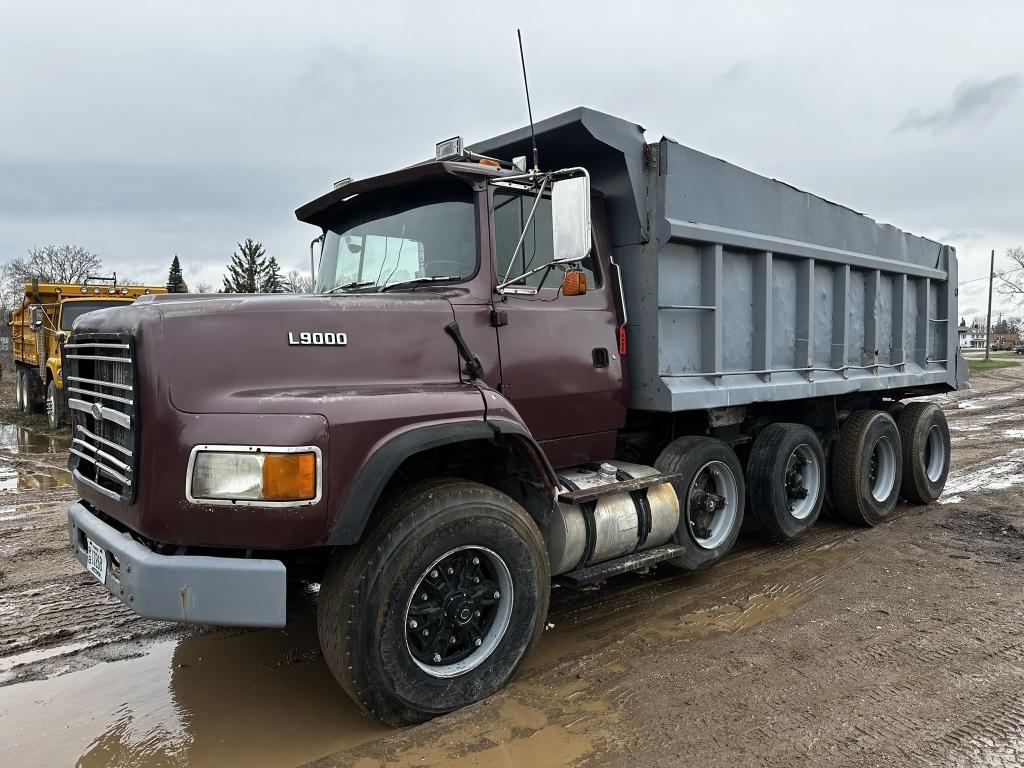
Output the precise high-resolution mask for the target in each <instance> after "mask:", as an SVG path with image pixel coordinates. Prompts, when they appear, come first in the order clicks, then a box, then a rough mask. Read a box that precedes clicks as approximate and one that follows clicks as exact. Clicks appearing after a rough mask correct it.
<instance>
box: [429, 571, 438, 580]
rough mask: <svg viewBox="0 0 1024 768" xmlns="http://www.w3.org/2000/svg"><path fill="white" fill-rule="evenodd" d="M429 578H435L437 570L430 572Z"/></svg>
mask: <svg viewBox="0 0 1024 768" xmlns="http://www.w3.org/2000/svg"><path fill="white" fill-rule="evenodd" d="M430 578H432V579H436V578H437V570H436V569H435V570H433V571H431V572H430Z"/></svg>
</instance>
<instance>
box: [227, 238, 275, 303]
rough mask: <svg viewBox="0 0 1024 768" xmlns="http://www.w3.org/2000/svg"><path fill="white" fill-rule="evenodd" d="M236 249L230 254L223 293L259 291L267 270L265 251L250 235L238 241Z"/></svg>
mask: <svg viewBox="0 0 1024 768" xmlns="http://www.w3.org/2000/svg"><path fill="white" fill-rule="evenodd" d="M238 250H239V252H238V253H232V254H231V263H230V264H228V273H227V274H226V275H224V293H259V292H260V290H261V287H262V285H263V282H264V275H265V274H266V271H267V252H266V250H264V248H263V244H262V243H258V242H256V241H255V240H253V239H252V238H251V237H247V238H246V239H245V242H244V243H239V244H238ZM275 263H276V262H275Z"/></svg>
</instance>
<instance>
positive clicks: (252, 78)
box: [0, 0, 1024, 317]
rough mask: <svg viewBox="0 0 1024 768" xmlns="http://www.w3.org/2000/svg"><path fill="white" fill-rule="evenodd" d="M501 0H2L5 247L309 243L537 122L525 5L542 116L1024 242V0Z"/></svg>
mask: <svg viewBox="0 0 1024 768" xmlns="http://www.w3.org/2000/svg"><path fill="white" fill-rule="evenodd" d="M491 5H492V4H486V3H458V2H446V3H425V2H421V3H412V2H410V3H390V2H386V1H384V0H378V2H369V3H365V2H364V3H342V2H336V1H335V2H324V3H319V2H296V0H291V1H290V2H288V3H261V2H258V1H257V0H249V1H248V2H238V3H233V2H224V1H222V0H218V2H216V3H188V2H181V3H175V4H173V5H172V4H166V3H165V4H155V3H148V2H142V1H141V0H135V1H134V2H104V1H102V0H89V2H80V1H79V0H76V1H74V2H36V3H26V2H17V0H0V116H2V120H0V261H6V260H7V259H9V258H10V257H13V256H18V255H21V254H23V253H24V252H25V250H26V249H28V248H29V247H31V246H34V245H42V244H45V243H49V242H53V243H64V242H68V243H75V244H78V245H82V246H84V247H86V248H88V249H90V250H92V251H95V252H96V253H98V254H99V255H100V256H101V257H102V258H103V260H104V262H105V264H106V265H107V268H108V269H116V270H117V271H118V272H119V273H121V274H122V275H124V274H129V275H132V276H134V277H137V278H141V279H144V280H152V281H155V282H163V281H165V280H166V274H167V266H168V264H169V262H170V259H171V256H172V255H173V254H175V253H177V254H178V255H179V256H180V258H181V262H182V265H183V267H184V270H185V276H186V279H187V280H188V281H189V282H190V283H193V284H194V283H195V282H196V281H197V280H203V281H206V282H210V283H213V284H215V285H219V283H220V276H221V274H222V273H223V266H224V264H225V262H226V261H227V260H228V258H229V256H230V254H231V252H232V250H234V249H235V247H236V245H235V244H236V243H237V242H238V241H239V240H241V239H244V238H246V237H252V238H255V239H258V240H261V241H263V243H264V244H265V245H266V246H267V248H268V250H269V251H270V252H271V253H272V254H273V255H274V256H276V257H277V259H278V260H279V261H280V262H281V263H282V264H283V265H284V266H285V267H293V266H302V265H305V264H307V263H308V244H309V240H310V239H311V238H312V237H313V236H315V235H316V234H317V231H315V230H314V229H312V228H311V227H309V226H307V225H304V224H300V223H298V222H296V220H295V217H294V213H293V212H294V210H295V208H296V207H298V206H299V205H301V204H302V203H304V202H307V201H308V200H310V199H312V198H313V197H316V196H318V195H319V194H321V193H323V192H324V191H326V190H328V189H329V188H330V185H331V182H333V181H334V180H336V179H338V178H341V177H345V176H353V177H356V178H358V177H363V176H367V175H372V174H374V173H377V172H380V171H384V170H389V169H393V168H395V167H398V166H401V165H406V164H409V163H411V162H415V161H418V160H421V159H423V158H424V157H426V156H429V155H430V154H431V153H432V151H433V146H434V143H435V142H436V141H437V140H439V139H442V138H446V137H448V136H451V135H454V134H461V135H463V136H464V137H465V138H466V139H467V140H468V141H474V140H479V139H482V138H486V137H488V136H492V135H494V134H497V133H500V132H503V131H505V130H509V129H511V128H515V127H518V126H520V125H521V124H523V123H524V122H525V107H524V103H523V94H522V83H521V79H520V70H519V61H518V49H517V47H516V37H515V28H516V26H521V27H522V28H523V34H524V38H525V45H526V51H527V64H528V68H529V74H530V78H531V91H532V94H531V95H532V96H533V100H534V114H535V116H537V117H538V118H540V117H545V116H549V115H552V114H555V113H558V112H561V111H563V110H565V109H568V108H571V107H573V106H576V105H581V104H582V105H586V106H589V107H593V108H596V109H600V110H603V111H607V112H611V113H613V114H616V115H619V116H621V117H625V118H627V119H629V120H632V121H634V122H637V123H640V124H642V125H644V126H645V127H646V128H647V131H648V132H647V137H648V140H652V141H653V140H657V139H658V138H660V136H661V135H663V134H667V135H669V136H671V137H673V138H674V139H676V140H677V141H679V142H681V143H684V144H687V145H690V146H693V147H695V148H697V149H700V150H702V151H705V152H708V153H710V154H713V155H716V156H718V157H722V158H724V159H727V160H730V161H732V162H735V163H738V164H740V165H742V166H745V167H747V168H750V169H751V170H754V171H757V172H759V173H763V174H765V175H769V176H773V177H775V178H779V179H783V180H785V181H788V182H790V183H792V184H794V185H796V186H798V187H801V188H803V189H807V190H809V191H811V192H814V193H817V194H820V195H822V196H824V197H826V198H829V199H831V200H835V201H837V202H841V203H844V204H846V205H849V206H851V207H853V208H855V209H857V210H859V211H862V212H864V213H867V214H868V215H870V216H873V217H874V218H876V219H878V220H880V221H885V222H889V223H892V224H895V225H897V226H900V227H902V228H904V229H907V230H909V231H911V232H914V233H917V234H922V235H926V236H928V237H932V238H936V239H939V240H942V241H944V242H949V243H952V244H954V245H956V246H957V248H958V251H959V255H960V279H961V281H966V280H971V279H973V278H977V277H983V276H985V275H987V272H988V254H989V251H990V249H992V248H995V249H996V251H997V257H996V269H997V271H999V269H1000V266H1001V265H1002V266H1003V268H1007V267H1006V264H1007V262H1006V261H1005V260H1004V259H1001V258H1000V255H1001V253H1002V251H1003V250H1004V249H1005V248H1007V247H1009V246H1014V245H1024V55H1022V53H1021V39H1022V38H1021V30H1022V29H1024V3H1019V2H1001V3H996V2H992V3H985V2H979V3H972V4H970V6H969V7H968V6H967V5H966V4H964V3H962V2H948V3H946V2H935V1H931V2H901V3H891V2H880V3H877V4H873V3H868V2H857V3H854V2H849V3H834V2H833V3H826V2H820V0H817V1H816V2H808V3H796V2H794V3H782V2H771V3H753V2H751V3H724V2H723V3H718V2H716V3H710V2H709V3H682V2H675V3H664V4H657V3H643V2H638V0H629V1H628V2H625V1H621V2H614V3H597V2H586V3H579V4H575V3H552V2H549V3H544V4H539V5H536V6H531V5H530V4H529V3H525V2H520V3H511V4H501V9H495V8H492V7H491ZM897 6H898V7H897ZM985 290H986V282H985V281H984V280H978V281H975V282H969V283H966V284H964V285H962V286H961V313H962V314H966V315H967V316H968V317H970V316H972V315H975V314H982V313H983V312H984V303H985ZM996 304H997V306H999V307H1000V308H1002V309H1003V310H1004V311H1007V312H1011V313H1012V312H1013V311H1014V308H1013V307H1011V306H1010V305H1009V304H1007V303H1006V301H1005V300H999V299H998V298H997V301H996ZM1020 309H1021V308H1017V309H1016V311H1017V313H1020Z"/></svg>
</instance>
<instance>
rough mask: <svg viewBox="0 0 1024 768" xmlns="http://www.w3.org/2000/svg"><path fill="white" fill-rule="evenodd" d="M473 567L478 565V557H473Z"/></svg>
mask: <svg viewBox="0 0 1024 768" xmlns="http://www.w3.org/2000/svg"><path fill="white" fill-rule="evenodd" d="M473 565H480V558H479V557H474V558H473Z"/></svg>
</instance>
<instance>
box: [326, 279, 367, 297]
mask: <svg viewBox="0 0 1024 768" xmlns="http://www.w3.org/2000/svg"><path fill="white" fill-rule="evenodd" d="M369 285H376V283H375V282H373V280H363V281H360V280H356V281H355V282H351V283H345V284H344V285H336V286H334V287H333V288H331V290H329V291H324V293H323V295H324V296H326V295H327V294H329V293H337V292H338V291H349V290H352V289H353V288H366V287H367V286H369Z"/></svg>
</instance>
